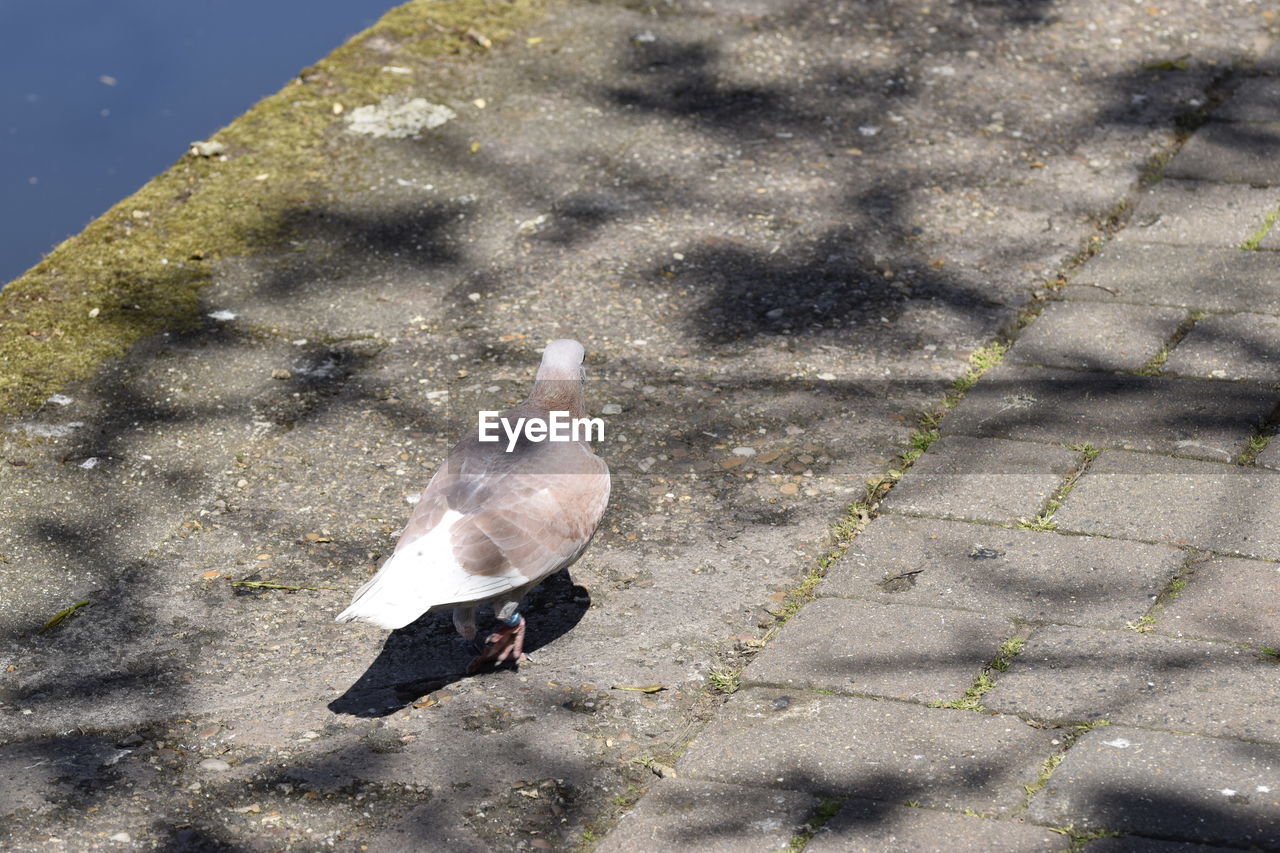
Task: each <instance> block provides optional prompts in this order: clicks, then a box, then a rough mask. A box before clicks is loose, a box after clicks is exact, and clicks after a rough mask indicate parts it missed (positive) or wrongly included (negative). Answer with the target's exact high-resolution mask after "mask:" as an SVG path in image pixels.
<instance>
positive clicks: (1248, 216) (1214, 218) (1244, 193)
mask: <svg viewBox="0 0 1280 853" xmlns="http://www.w3.org/2000/svg"><path fill="white" fill-rule="evenodd" d="M1277 207H1280V190H1277V189H1275V188H1273V187H1251V186H1249V185H1247V184H1215V183H1206V182H1204V181H1179V180H1174V179H1172V178H1166V179H1164V180H1162V181H1160V182H1159V183H1156V184H1152V185H1151V186H1149V187H1147V189H1146V190H1145V191H1144V192H1143V193H1142V195H1141V196H1140V197H1139V199H1138V205H1137V207H1136V208H1135V209H1134V211H1133V215H1132V216H1131V217H1130V218H1129V223H1128V224H1127V225H1126V226H1125V227H1124V228H1123V229H1121V230H1120V231H1119V232H1117V233H1116V235H1115V236H1114V237H1113V238H1112V239H1111V242H1110V243H1109V244H1108V245H1111V246H1114V245H1117V244H1124V243H1167V244H1170V245H1174V246H1206V247H1217V248H1223V249H1236V248H1239V247H1240V244H1241V243H1243V242H1245V241H1246V240H1248V239H1249V238H1250V237H1252V236H1254V235H1255V234H1256V233H1257V231H1258V229H1259V228H1260V227H1261V226H1262V224H1263V223H1264V222H1265V221H1266V218H1267V216H1268V215H1269V214H1271V213H1273V212H1274V211H1275V209H1276V208H1277Z"/></svg>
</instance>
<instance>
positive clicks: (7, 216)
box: [0, 0, 398, 286]
mask: <svg viewBox="0 0 1280 853" xmlns="http://www.w3.org/2000/svg"><path fill="white" fill-rule="evenodd" d="M396 5H398V3H397V0H258V1H257V2H249V0H111V2H103V0H0V286H3V284H4V282H7V281H10V280H12V279H14V278H16V277H17V276H19V275H20V274H21V273H22V272H23V271H24V270H26V269H27V268H28V267H31V266H32V265H34V264H35V263H36V262H38V261H39V260H40V258H41V257H43V256H44V254H45V253H47V252H48V251H49V250H50V249H51V248H53V246H55V245H56V244H58V243H59V242H61V241H62V240H63V239H65V238H66V237H68V236H70V235H72V234H75V233H76V232H78V231H80V230H81V229H82V228H84V226H85V225H87V224H88V223H89V222H90V221H91V220H92V219H94V218H95V217H97V216H98V215H99V214H101V213H102V212H103V211H105V210H106V209H107V208H109V207H110V206H111V205H112V204H114V203H115V202H117V201H119V200H120V199H121V198H123V197H125V196H126V195H128V194H130V193H131V192H133V191H134V190H136V189H137V188H138V187H140V186H141V185H142V184H144V183H146V182H147V180H148V179H149V178H151V177H152V176H154V175H156V174H158V173H160V172H162V171H164V170H165V169H166V168H168V166H169V165H170V164H172V163H173V161H174V160H176V159H178V158H179V157H180V156H182V154H183V152H184V151H185V150H186V148H187V143H189V142H191V141H192V140H196V139H204V138H206V137H208V136H209V135H210V134H212V133H213V132H214V131H215V130H217V129H218V128H220V127H222V126H223V125H225V124H227V123H228V122H230V121H231V120H232V119H233V118H235V117H236V116H238V115H239V114H241V113H243V112H244V111H245V110H246V109H248V108H249V107H250V106H252V105H253V104H254V102H256V101H257V100H258V99H260V98H262V97H263V96H265V95H269V94H271V93H272V92H275V91H276V90H278V89H279V88H280V87H281V86H283V85H284V84H285V83H287V82H288V81H289V79H290V78H291V77H293V76H294V75H295V74H297V72H298V71H299V70H300V69H302V68H304V67H306V66H307V65H310V64H311V63H313V62H315V61H316V60H318V59H320V58H321V57H323V56H324V55H325V54H327V53H328V52H329V51H331V50H332V49H333V48H335V47H337V46H338V45H339V44H341V43H342V42H344V41H346V39H347V38H349V37H350V36H352V35H354V34H355V33H357V32H359V31H360V30H362V29H364V28H366V27H368V26H369V25H370V24H372V23H373V22H374V21H376V20H377V19H378V18H379V17H380V16H381V15H382V13H383V12H385V11H386V10H387V9H390V8H392V7H393V6H396Z"/></svg>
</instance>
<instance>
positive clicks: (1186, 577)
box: [1125, 549, 1209, 634]
mask: <svg viewBox="0 0 1280 853" xmlns="http://www.w3.org/2000/svg"><path fill="white" fill-rule="evenodd" d="M1207 559H1209V556H1208V555H1207V554H1204V553H1203V552H1201V551H1198V550H1196V549H1187V552H1186V558H1185V559H1184V560H1183V562H1182V567H1181V568H1180V569H1178V571H1176V572H1174V574H1173V576H1172V577H1171V578H1169V580H1168V581H1167V582H1166V583H1165V585H1164V587H1163V588H1161V590H1160V591H1159V592H1158V593H1156V598H1155V601H1153V602H1151V606H1150V607H1149V608H1147V612H1146V613H1144V614H1142V615H1141V616H1139V617H1138V618H1137V619H1135V620H1134V621H1132V622H1130V623H1128V624H1126V625H1125V627H1126V628H1128V629H1129V630H1131V631H1136V632H1137V633H1139V634H1150V633H1152V632H1153V631H1154V630H1155V627H1156V622H1157V621H1158V620H1159V619H1160V615H1161V614H1162V613H1163V612H1164V609H1165V607H1166V606H1167V605H1168V604H1169V603H1170V602H1172V601H1173V600H1174V599H1176V598H1177V597H1178V594H1179V593H1181V592H1182V590H1183V589H1185V588H1186V586H1187V584H1188V583H1189V582H1190V581H1191V578H1192V576H1193V575H1195V572H1196V569H1195V567H1196V564H1197V563H1200V562H1203V561H1204V560H1207Z"/></svg>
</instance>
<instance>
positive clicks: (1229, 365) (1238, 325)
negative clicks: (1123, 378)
mask: <svg viewBox="0 0 1280 853" xmlns="http://www.w3.org/2000/svg"><path fill="white" fill-rule="evenodd" d="M1277 262H1280V258H1278V259H1277ZM1162 372H1163V373H1166V374H1170V375H1175V376H1206V377H1212V378H1215V379H1256V380H1258V381H1261V382H1270V383H1272V384H1280V317H1276V316H1272V315H1269V314H1211V315H1210V316H1208V317H1203V318H1201V319H1200V320H1198V321H1197V322H1196V324H1195V326H1193V327H1192V329H1191V331H1190V332H1189V333H1188V334H1187V336H1186V337H1185V338H1183V339H1182V341H1181V342H1180V343H1179V344H1178V346H1177V347H1176V348H1175V349H1174V350H1173V352H1172V353H1171V354H1170V355H1169V360H1168V361H1166V362H1165V364H1164V368H1163V370H1162Z"/></svg>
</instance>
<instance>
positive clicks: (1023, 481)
mask: <svg viewBox="0 0 1280 853" xmlns="http://www.w3.org/2000/svg"><path fill="white" fill-rule="evenodd" d="M1079 459H1080V454H1079V453H1077V452H1076V451H1073V450H1068V449H1066V448H1064V447H1045V446H1042V445H1035V444H1027V443H1024V442H1015V441H1000V440H992V439H981V438H972V437H969V436H965V435H945V436H943V437H942V438H940V439H938V441H936V442H935V443H934V444H933V445H932V446H931V447H930V448H929V452H928V453H926V454H925V455H924V456H922V457H920V459H919V461H917V462H916V464H915V465H914V466H912V468H911V476H909V477H905V478H904V479H903V480H902V481H901V482H900V483H899V484H898V485H897V486H896V487H894V489H893V491H892V492H890V493H889V496H888V497H887V498H885V500H884V501H883V503H882V504H881V508H882V509H884V510H885V511H886V512H902V513H918V514H921V515H933V516H941V517H944V518H946V517H950V518H966V519H974V520H979V521H995V522H1006V523H1007V522H1011V521H1014V520H1016V519H1019V518H1024V517H1032V516H1035V515H1036V514H1037V513H1039V512H1040V510H1041V509H1042V508H1043V507H1044V505H1045V503H1046V502H1047V501H1048V499H1049V498H1050V497H1051V496H1052V495H1053V493H1054V491H1055V490H1056V489H1057V488H1058V486H1059V485H1061V484H1062V481H1063V480H1064V479H1065V478H1066V476H1067V474H1068V473H1069V472H1070V471H1071V469H1072V467H1074V466H1075V464H1076V463H1077V461H1078V460H1079Z"/></svg>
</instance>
